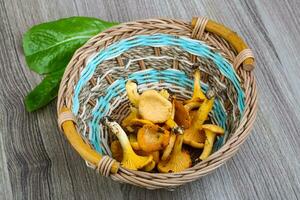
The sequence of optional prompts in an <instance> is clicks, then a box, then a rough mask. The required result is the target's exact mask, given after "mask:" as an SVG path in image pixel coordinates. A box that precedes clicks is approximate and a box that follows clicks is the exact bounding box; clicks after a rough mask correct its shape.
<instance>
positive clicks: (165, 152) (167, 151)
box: [161, 133, 176, 161]
mask: <svg viewBox="0 0 300 200" xmlns="http://www.w3.org/2000/svg"><path fill="white" fill-rule="evenodd" d="M175 140H176V135H175V134H174V133H172V134H171V136H170V140H169V144H168V145H167V146H166V148H165V149H164V150H163V154H162V156H161V160H163V161H164V160H168V159H169V158H170V155H171V152H172V150H173V147H174V144H175Z"/></svg>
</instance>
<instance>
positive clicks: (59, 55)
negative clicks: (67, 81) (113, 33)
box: [23, 17, 117, 112]
mask: <svg viewBox="0 0 300 200" xmlns="http://www.w3.org/2000/svg"><path fill="white" fill-rule="evenodd" d="M116 24H117V23H114V22H106V21H102V20H100V19H96V18H91V17H70V18H65V19H60V20H57V21H53V22H48V23H43V24H39V25H36V26H33V27H32V28H31V29H29V30H28V31H27V32H26V33H25V35H24V37H23V49H24V54H25V59H26V62H27V65H28V67H29V68H30V69H31V70H33V71H35V72H37V73H39V74H45V75H46V77H45V78H44V80H43V81H42V82H41V83H40V84H39V85H38V86H36V88H34V90H33V91H31V92H30V93H29V94H28V95H27V96H26V98H25V106H26V109H27V110H28V111H30V112H31V111H35V110H37V109H39V108H41V107H43V106H45V105H47V104H48V103H49V102H50V101H51V100H53V99H54V98H55V97H56V96H57V92H58V89H59V84H60V80H61V78H62V76H63V73H64V70H65V68H66V66H67V64H68V62H69V61H70V60H71V58H72V55H73V54H74V52H75V51H76V50H77V49H78V48H79V47H81V46H82V45H83V44H84V43H85V42H86V41H87V40H88V39H90V38H91V37H93V36H94V35H96V34H98V33H99V32H101V31H104V30H105V29H107V28H110V27H111V26H114V25H116Z"/></svg>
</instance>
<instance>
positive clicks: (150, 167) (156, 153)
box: [136, 150, 159, 172]
mask: <svg viewBox="0 0 300 200" xmlns="http://www.w3.org/2000/svg"><path fill="white" fill-rule="evenodd" d="M136 153H137V154H138V155H140V156H148V155H152V156H153V160H152V162H151V163H149V164H148V165H146V166H145V167H143V168H142V169H141V170H143V171H146V172H149V171H152V170H153V169H154V168H155V166H156V164H157V163H158V162H159V151H153V152H145V151H142V150H140V151H136Z"/></svg>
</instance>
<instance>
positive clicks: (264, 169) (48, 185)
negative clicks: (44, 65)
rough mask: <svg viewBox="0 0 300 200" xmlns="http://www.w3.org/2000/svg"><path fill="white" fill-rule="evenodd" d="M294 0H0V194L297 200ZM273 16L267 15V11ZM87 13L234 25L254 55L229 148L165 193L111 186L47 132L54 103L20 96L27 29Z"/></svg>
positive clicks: (25, 84)
mask: <svg viewBox="0 0 300 200" xmlns="http://www.w3.org/2000/svg"><path fill="white" fill-rule="evenodd" d="M299 4H300V3H299V1H280V0H274V1H272V3H270V1H267V0H255V1H242V2H240V1H225V0H216V1H206V0H205V1H201V2H199V1H196V0H191V1H184V2H183V1H179V0H174V1H167V0H154V1H146V0H143V1H133V0H128V1H114V0H111V1H104V0H103V1H102V0H89V1H87V0H73V1H72V0H62V1H59V0H53V1H47V0H41V1H34V0H28V1H26V2H25V1H5V2H4V1H0V22H1V29H0V35H1V36H0V37H1V40H0V47H1V51H0V63H1V65H0V71H1V73H0V91H1V93H0V94H1V95H0V112H1V115H0V127H1V130H0V132H1V135H0V152H1V153H0V188H1V189H0V199H94V198H98V199H300V192H299V191H300V178H299V177H300V162H299V159H298V157H299V155H300V138H299V137H298V135H299V134H298V133H299V129H300V123H299V122H300V109H299V100H298V99H299V98H300V90H299V88H298V86H299V84H300V78H299V74H300V68H299V64H298V63H299V61H300V60H299V58H300V52H299V50H298V49H299V46H300V40H299V34H300V28H299V27H300V26H299V25H300V22H299V17H300V13H299V12H298V10H299V7H300V5H299ZM275 13H276V14H275ZM73 15H87V16H94V17H99V18H102V19H105V20H111V21H121V22H122V21H132V20H136V19H142V18H151V17H158V16H160V17H172V18H178V19H186V20H190V19H191V18H192V16H197V15H206V16H208V17H210V18H211V19H213V20H216V21H219V22H221V23H224V24H225V25H227V26H228V27H231V28H232V29H233V30H235V31H237V32H238V33H239V34H240V35H241V36H242V37H243V38H245V40H246V42H247V43H248V44H249V46H250V47H251V48H253V50H254V53H255V55H256V58H257V60H256V61H257V68H256V69H255V74H256V78H257V83H258V88H259V91H260V94H259V101H260V108H259V114H258V117H257V120H256V123H255V126H254V130H253V133H252V135H251V136H250V137H249V138H248V140H247V141H246V143H245V144H244V145H243V146H242V147H241V150H240V151H239V153H238V154H237V155H236V156H235V157H234V158H233V159H231V160H229V161H228V162H227V163H226V164H225V165H224V166H222V167H221V168H219V169H218V170H216V171H215V172H214V173H212V174H210V175H208V176H206V177H203V178H201V179H200V180H198V181H195V182H193V183H189V184H187V185H185V186H182V187H179V188H178V189H176V190H175V191H174V192H170V191H166V190H158V191H148V190H144V189H141V188H136V187H134V186H130V185H120V184H118V183H115V182H114V181H112V180H110V179H108V178H103V177H100V176H98V175H97V174H95V172H94V171H92V170H91V169H89V168H87V167H86V166H85V164H84V162H83V161H82V160H81V158H80V157H79V156H78V155H77V154H76V152H75V151H74V150H73V149H72V148H71V147H70V145H69V144H68V143H67V141H66V140H65V139H64V138H63V136H62V134H61V133H59V131H58V129H57V128H56V127H57V125H56V114H55V102H53V103H52V104H50V105H49V106H48V107H47V108H45V109H42V110H40V111H38V112H36V113H27V112H26V111H25V110H24V105H23V103H22V102H23V98H24V96H25V95H26V93H27V91H29V90H30V89H32V88H33V87H34V86H35V85H36V84H37V83H38V82H39V81H40V77H38V76H37V75H35V74H34V73H32V72H30V71H29V70H28V68H27V67H26V64H25V62H24V58H23V54H22V49H21V37H22V34H23V33H24V32H25V31H26V30H27V29H28V28H29V27H30V26H32V25H34V24H36V23H41V22H44V21H49V20H53V19H57V18H61V17H67V16H73Z"/></svg>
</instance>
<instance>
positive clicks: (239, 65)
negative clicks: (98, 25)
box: [57, 17, 257, 189]
mask: <svg viewBox="0 0 300 200" xmlns="http://www.w3.org/2000/svg"><path fill="white" fill-rule="evenodd" d="M195 68H197V69H200V71H201V74H202V76H201V78H202V80H201V81H202V89H203V91H204V92H206V90H207V89H208V88H209V87H210V88H213V89H214V90H215V92H216V94H218V95H217V98H216V101H215V104H214V108H213V112H212V113H211V119H212V121H213V122H214V123H216V124H218V125H219V126H222V127H223V128H225V130H226V132H225V135H224V136H222V137H218V138H217V141H216V144H215V146H214V153H213V154H212V155H211V156H209V158H208V159H206V160H204V161H201V162H195V163H194V165H193V166H192V167H191V168H189V169H187V170H184V171H182V172H180V173H166V174H163V173H147V172H142V171H133V170H128V169H125V168H122V166H120V165H119V163H118V162H116V161H115V160H114V159H112V158H111V152H110V149H109V143H110V141H111V139H112V135H111V134H110V132H109V130H107V128H105V127H103V126H102V125H101V123H100V120H101V118H102V117H104V116H108V115H109V116H111V117H112V118H114V119H116V120H117V122H121V120H122V119H123V118H124V117H125V116H126V115H127V114H128V113H129V101H128V98H127V96H126V92H125V89H124V88H125V83H126V81H127V80H135V81H136V82H137V83H138V89H139V91H140V92H142V91H144V90H147V89H163V88H164V89H168V90H169V91H171V92H172V93H174V94H176V97H177V98H178V99H183V100H184V99H188V98H190V97H191V95H192V91H193V72H194V70H195ZM253 68H254V57H253V54H252V52H251V50H250V49H249V48H248V46H247V45H246V44H245V43H244V42H243V40H242V39H241V38H240V37H239V36H238V35H237V34H236V33H234V32H232V31H231V30H230V29H228V28H226V27H225V26H223V25H220V24H218V23H216V22H213V21H211V20H208V19H207V18H205V17H198V18H193V21H192V22H184V21H180V20H173V19H148V20H141V21H136V22H128V23H123V24H121V25H118V26H115V27H113V28H111V29H109V30H107V31H104V32H102V33H100V34H99V35H97V36H95V37H93V38H92V39H90V40H89V41H88V42H87V43H86V44H85V45H84V46H83V47H81V48H80V49H78V50H77V51H76V53H75V54H74V56H73V58H72V60H71V61H70V63H69V65H68V66H67V68H66V71H65V73H64V76H63V79H62V82H61V85H60V89H59V97H58V105H57V112H58V122H59V126H60V128H62V131H63V132H64V134H65V136H66V138H67V139H68V141H69V142H70V143H71V145H72V146H73V147H74V148H75V150H76V151H77V152H78V153H79V154H80V155H81V156H82V158H83V159H84V160H85V161H86V163H87V165H88V166H89V167H92V168H94V169H96V170H97V171H98V172H99V173H101V174H102V175H104V176H109V177H111V178H112V179H113V180H116V181H119V182H124V183H129V184H133V185H137V186H141V187H145V188H148V189H158V188H166V189H172V188H174V187H176V186H179V185H182V184H185V183H187V182H191V181H194V180H196V179H198V178H199V177H201V176H204V175H206V174H208V173H210V172H211V171H213V170H214V169H216V168H218V167H219V166H221V165H222V164H223V163H224V162H225V161H226V160H227V159H229V158H230V157H232V156H233V155H234V153H235V152H236V151H237V150H238V148H239V147H240V145H241V144H242V143H243V142H244V141H245V139H246V137H247V136H248V135H249V133H250V129H251V127H252V125H253V123H254V119H255V116H256V110H257V91H256V84H255V79H254V76H253V72H252V69H253Z"/></svg>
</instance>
